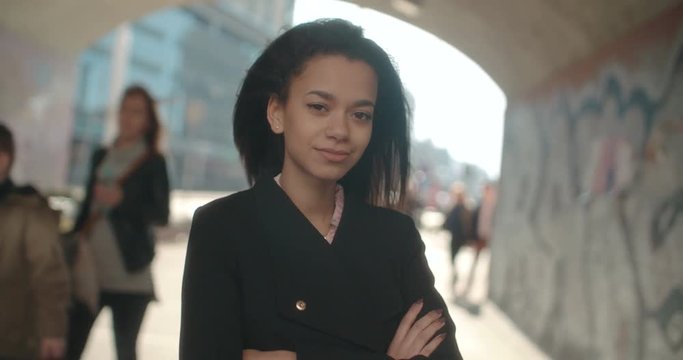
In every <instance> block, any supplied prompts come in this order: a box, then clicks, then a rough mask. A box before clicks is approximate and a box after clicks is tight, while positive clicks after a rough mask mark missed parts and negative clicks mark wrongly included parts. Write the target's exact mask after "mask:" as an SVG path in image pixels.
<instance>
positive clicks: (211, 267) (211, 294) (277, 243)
mask: <svg viewBox="0 0 683 360" xmlns="http://www.w3.org/2000/svg"><path fill="white" fill-rule="evenodd" d="M420 298H423V299H424V301H425V306H424V310H423V312H422V314H421V315H423V314H425V313H426V312H428V311H430V310H433V309H436V308H440V309H444V314H445V317H446V318H447V324H446V326H445V328H446V331H447V332H448V336H447V338H446V340H445V341H444V342H443V343H442V344H441V345H440V347H439V348H438V349H437V350H436V351H435V352H434V353H433V354H432V356H431V359H443V360H446V359H448V360H450V359H461V356H460V353H459V351H458V348H457V345H456V342H455V337H454V335H455V326H454V324H453V322H452V320H451V319H450V316H449V315H448V310H447V308H446V305H445V304H444V301H443V299H442V298H441V296H440V295H439V294H438V293H437V292H436V290H435V289H434V277H433V276H432V273H431V272H430V270H429V268H428V266H427V261H426V259H425V256H424V244H423V242H422V240H421V239H420V235H419V234H418V232H417V230H416V228H415V225H414V224H413V222H412V220H411V219H410V218H409V217H407V216H405V215H402V214H399V213H397V212H395V211H392V210H388V209H383V208H378V207H372V206H369V205H367V204H365V203H364V202H362V201H359V200H358V199H354V198H353V197H352V196H350V195H348V194H347V196H346V199H345V204H344V211H343V214H342V218H341V222H340V224H339V228H338V229H337V233H336V235H335V240H334V242H333V243H332V244H331V245H330V244H328V243H327V241H325V239H324V238H323V237H322V236H321V235H320V234H319V233H318V231H317V230H316V229H315V228H314V227H313V225H312V224H311V223H310V222H308V220H307V219H306V218H305V217H304V215H303V214H302V213H301V212H299V210H298V209H297V208H296V206H295V205H294V204H293V203H292V202H291V200H290V199H289V198H288V197H287V195H286V194H285V193H284V191H282V189H281V188H280V187H279V186H278V185H277V184H276V183H275V181H274V180H273V179H272V178H265V179H262V180H259V181H258V182H257V183H256V185H255V186H254V187H253V188H252V189H250V190H247V191H243V192H239V193H236V194H233V195H231V196H228V197H226V198H222V199H219V200H216V201H214V202H212V203H210V204H208V205H205V206H203V207H201V208H200V209H199V210H197V212H196V214H195V216H194V219H193V223H192V229H191V232H190V240H189V244H188V250H187V258H186V263H185V275H184V279H183V297H182V322H181V334H180V359H182V360H190V359H192V360H194V359H197V360H212V359H241V358H242V350H243V349H256V350H262V351H268V350H289V351H294V352H296V353H297V357H298V359H300V360H301V359H303V360H309V359H311V360H318V359H320V360H335V359H339V360H341V359H344V360H349V359H353V360H363V359H366V360H374V359H378V360H379V359H389V357H388V356H387V355H385V354H386V351H387V349H388V347H389V344H390V342H391V340H392V338H393V336H394V333H395V331H396V329H397V327H398V324H399V322H400V320H401V318H402V317H403V315H404V314H405V313H406V311H407V310H408V308H409V306H410V305H411V304H413V303H414V302H415V301H417V300H418V299H420Z"/></svg>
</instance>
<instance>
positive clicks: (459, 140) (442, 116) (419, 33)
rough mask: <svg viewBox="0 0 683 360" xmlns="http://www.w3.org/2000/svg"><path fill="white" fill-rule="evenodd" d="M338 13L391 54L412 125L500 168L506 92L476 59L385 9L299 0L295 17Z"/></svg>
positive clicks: (420, 135)
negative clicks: (409, 98)
mask: <svg viewBox="0 0 683 360" xmlns="http://www.w3.org/2000/svg"><path fill="white" fill-rule="evenodd" d="M329 17H338V18H343V19H346V20H349V21H351V22H353V23H354V24H356V25H359V26H361V27H363V28H364V29H365V34H366V36H367V37H368V38H370V39H372V40H374V41H375V42H376V43H377V44H379V45H380V46H381V47H382V48H384V50H385V51H387V53H389V55H391V56H392V57H393V58H394V60H395V62H396V64H397V66H398V68H399V72H400V74H401V79H402V80H403V84H404V86H405V87H406V89H408V91H409V92H410V93H411V94H412V95H413V97H414V99H415V108H414V111H415V114H414V115H415V117H414V122H413V131H414V134H415V137H416V138H417V139H419V140H423V139H432V141H433V142H434V144H436V145H437V146H439V147H443V148H446V149H448V151H449V153H450V154H451V156H452V157H453V158H454V159H455V160H457V161H463V162H468V163H472V164H475V165H478V166H480V167H481V168H483V169H484V170H485V171H486V172H487V173H488V174H489V176H491V177H494V178H497V177H498V175H499V172H500V159H501V152H502V142H503V116H504V112H505V106H506V100H505V95H504V94H503V92H502V91H501V90H500V88H499V87H498V85H496V83H495V82H493V80H492V79H491V78H490V77H489V75H488V74H486V73H485V72H484V71H483V70H482V69H481V68H480V67H479V65H477V64H476V63H474V62H473V61H472V60H470V59H469V58H468V57H467V56H465V55H463V54H462V53H461V52H460V51H458V50H457V49H455V48H454V47H452V46H451V45H449V44H447V43H446V42H444V41H442V40H441V39H439V38H437V37H436V36H434V35H432V34H430V33H428V32H426V31H424V30H422V29H420V28H417V27H415V26H413V25H410V24H408V23H406V22H403V21H401V20H398V19H396V18H393V17H390V16H388V15H385V14H383V13H380V12H377V11H374V10H370V9H365V8H361V7H359V6H357V5H355V4H350V3H346V2H342V1H336V0H297V1H296V3H295V7H294V23H295V24H299V23H302V22H306V21H311V20H314V19H318V18H329Z"/></svg>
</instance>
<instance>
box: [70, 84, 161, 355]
mask: <svg viewBox="0 0 683 360" xmlns="http://www.w3.org/2000/svg"><path fill="white" fill-rule="evenodd" d="M118 126H119V128H118V135H117V136H116V138H115V140H114V142H113V144H111V146H109V147H106V148H100V149H97V150H96V151H95V152H94V154H93V156H92V160H91V167H90V174H89V177H88V181H87V184H86V196H85V200H84V202H83V203H82V205H81V208H80V212H79V215H78V218H77V219H76V224H75V227H74V232H75V233H76V234H79V235H80V236H82V239H83V241H87V242H88V244H89V248H90V249H91V250H92V258H93V259H94V263H95V268H94V271H95V272H96V275H97V285H98V287H99V294H98V296H97V299H96V300H97V302H96V304H95V305H96V306H95V308H94V309H93V308H92V307H89V306H87V304H86V303H85V302H83V301H81V300H79V299H76V300H75V303H74V306H73V308H72V310H71V313H70V328H69V338H68V344H67V359H69V360H75V359H79V358H80V357H81V353H82V352H83V348H84V347H85V344H86V342H87V339H88V334H89V333H90V329H91V327H92V325H93V323H94V321H95V319H96V318H97V315H98V314H99V312H100V310H101V309H102V307H104V306H108V307H109V308H111V311H112V315H113V325H114V338H115V343H116V353H117V355H118V359H119V360H134V359H136V357H137V356H136V343H137V337H138V333H139V331H140V326H141V325H142V320H143V317H144V314H145V311H146V309H147V305H148V304H149V302H150V301H151V300H153V299H154V298H155V294H154V284H153V281H152V272H151V267H150V265H151V262H152V259H153V257H154V247H155V245H154V232H153V230H152V226H154V225H164V224H166V223H167V222H168V216H169V184H168V175H167V172H166V161H165V159H164V156H163V155H162V154H161V153H160V152H159V149H158V141H159V133H160V127H161V125H160V123H159V118H158V116H157V112H156V109H155V102H154V99H153V98H152V96H151V95H150V94H149V92H148V91H147V90H146V89H145V88H143V87H141V86H131V87H129V88H127V89H126V91H125V92H124V94H123V97H122V100H121V104H120V107H119V114H118ZM79 255H80V254H79ZM76 261H78V259H76Z"/></svg>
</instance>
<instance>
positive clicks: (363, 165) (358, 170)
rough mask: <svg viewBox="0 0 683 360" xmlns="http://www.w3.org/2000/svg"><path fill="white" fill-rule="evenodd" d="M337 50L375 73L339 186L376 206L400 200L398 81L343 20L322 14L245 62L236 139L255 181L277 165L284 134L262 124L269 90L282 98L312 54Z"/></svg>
mask: <svg viewBox="0 0 683 360" xmlns="http://www.w3.org/2000/svg"><path fill="white" fill-rule="evenodd" d="M320 55H343V56H345V57H347V58H348V59H350V60H359V61H363V62H365V63H367V64H368V65H369V66H370V67H371V68H372V69H373V70H374V71H375V73H376V75H377V100H376V104H375V111H374V115H373V125H372V126H373V128H372V136H371V138H370V143H369V144H368V147H367V149H366V150H365V152H364V153H363V155H362V157H361V159H360V160H359V161H358V163H357V164H356V165H355V166H354V167H353V168H352V169H351V170H349V172H348V173H347V174H346V175H345V176H344V177H343V178H342V179H341V180H340V183H341V184H342V186H344V190H345V191H346V192H348V193H352V194H355V195H356V196H360V197H362V198H363V199H365V200H366V201H368V202H369V203H371V204H374V205H378V206H396V205H398V204H400V203H401V202H402V201H403V198H404V195H405V191H406V183H407V177H408V169H409V167H410V164H409V148H410V120H409V113H410V110H409V108H408V104H407V102H406V99H405V94H404V90H403V85H402V83H401V79H400V78H399V76H398V73H397V71H396V69H395V67H394V64H393V63H392V61H391V59H390V57H389V55H387V53H386V52H385V51H384V50H383V49H382V48H380V47H379V46H378V45H377V44H376V43H375V42H373V41H372V40H369V39H367V38H365V37H364V35H363V29H362V28H360V27H358V26H355V25H353V24H351V23H349V22H348V21H345V20H340V19H325V20H318V21H314V22H309V23H305V24H301V25H298V26H295V27H293V28H292V29H290V30H288V31H286V32H284V33H283V34H282V35H280V36H279V37H278V38H277V39H275V40H274V41H273V42H272V43H270V45H269V46H268V47H267V48H266V49H265V50H264V51H263V53H262V54H261V55H260V56H259V57H258V59H257V60H256V61H255V62H254V64H253V65H252V66H251V68H250V69H249V70H248V72H247V75H246V77H245V79H244V82H243V83H242V87H241V89H240V91H239V94H238V96H237V103H236V105H235V112H234V124H233V126H234V131H233V133H234V139H235V144H236V145H237V149H238V150H239V152H240V156H241V158H242V161H243V163H244V166H245V169H246V173H247V178H248V180H249V183H250V184H253V183H254V182H255V181H256V179H257V178H259V177H261V176H274V175H276V174H277V173H279V172H280V171H281V170H282V165H283V161H284V139H283V137H282V135H277V134H274V133H273V132H272V131H271V130H270V127H269V125H268V119H267V114H266V109H267V105H268V100H269V98H270V97H271V96H276V97H277V98H278V99H280V100H281V101H286V100H287V96H288V90H289V87H290V84H291V81H292V79H293V78H294V77H296V76H297V75H299V74H301V72H303V70H304V67H305V66H306V63H307V62H308V61H309V60H310V59H312V58H313V57H315V56H320Z"/></svg>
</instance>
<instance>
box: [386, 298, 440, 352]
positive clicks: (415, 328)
mask: <svg viewBox="0 0 683 360" xmlns="http://www.w3.org/2000/svg"><path fill="white" fill-rule="evenodd" d="M423 305H424V303H423V301H422V300H419V301H418V302H416V303H414V304H413V305H412V306H411V307H410V309H408V312H407V313H406V314H405V316H403V319H402V320H401V323H400V324H399V325H398V329H396V334H394V339H393V340H392V341H391V345H389V350H388V351H387V355H389V356H391V357H392V358H394V359H410V358H412V357H414V356H417V355H423V356H426V357H429V355H431V354H432V352H434V350H436V348H437V347H438V346H439V345H440V344H441V342H443V340H444V339H445V338H446V334H441V335H439V336H436V337H434V334H436V332H437V331H438V330H439V329H441V328H442V327H443V326H444V325H445V324H446V322H445V320H444V319H443V318H442V315H443V310H434V311H430V312H429V313H427V314H426V315H425V316H423V317H422V318H420V319H419V320H417V321H416V319H417V316H418V315H419V314H420V310H422V306H423Z"/></svg>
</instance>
